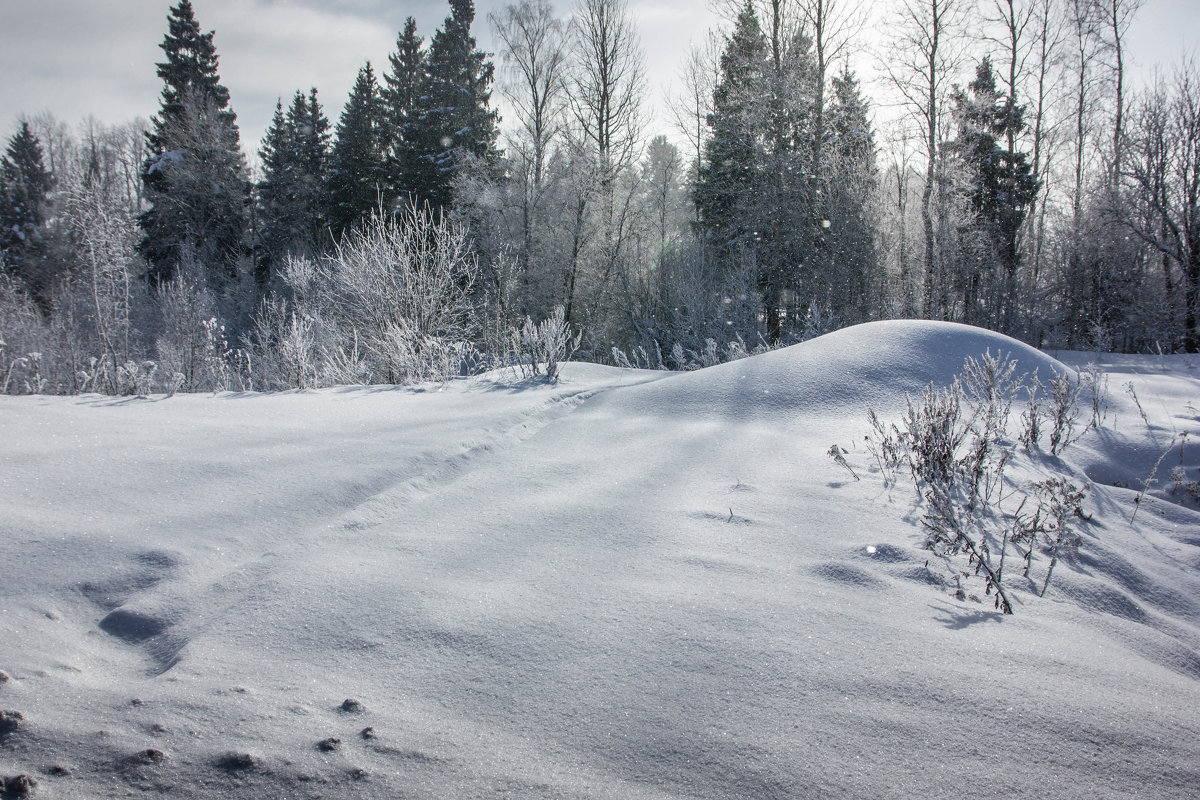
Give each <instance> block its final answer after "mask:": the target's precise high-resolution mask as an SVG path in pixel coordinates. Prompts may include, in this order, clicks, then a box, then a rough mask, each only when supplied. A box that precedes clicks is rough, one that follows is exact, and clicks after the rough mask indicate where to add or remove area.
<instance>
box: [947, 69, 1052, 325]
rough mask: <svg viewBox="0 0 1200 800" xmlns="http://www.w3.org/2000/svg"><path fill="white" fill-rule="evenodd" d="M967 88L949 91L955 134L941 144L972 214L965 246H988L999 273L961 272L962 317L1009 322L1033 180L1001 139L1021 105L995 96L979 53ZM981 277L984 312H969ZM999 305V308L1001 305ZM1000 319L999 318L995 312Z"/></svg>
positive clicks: (1016, 132) (1019, 117)
mask: <svg viewBox="0 0 1200 800" xmlns="http://www.w3.org/2000/svg"><path fill="white" fill-rule="evenodd" d="M967 88H968V90H969V94H968V93H967V92H963V91H961V90H958V91H956V92H955V94H954V111H955V120H956V122H957V124H958V136H957V138H956V139H955V140H954V141H953V142H950V143H948V144H947V146H946V149H947V151H948V154H949V155H952V156H953V157H955V158H956V159H957V161H958V163H959V166H960V167H961V168H962V171H963V176H964V181H963V182H964V184H965V191H964V193H965V195H966V200H967V203H968V208H969V209H970V212H971V214H972V218H971V220H970V222H969V223H968V225H967V226H966V228H965V229H964V231H963V235H964V237H965V238H966V244H967V246H968V247H970V248H972V249H974V250H975V251H976V252H978V251H979V250H980V249H982V250H983V251H984V252H989V251H990V254H991V256H992V257H993V258H994V259H995V260H996V261H997V262H998V264H999V267H1000V270H1001V272H1000V274H999V275H998V276H995V280H992V281H989V277H990V276H989V275H987V274H986V272H985V269H986V264H984V265H982V266H980V267H978V268H976V269H975V270H974V271H972V272H971V273H970V274H968V275H967V276H966V277H965V278H964V287H963V291H964V304H965V306H966V309H965V311H966V314H967V315H968V316H967V319H968V321H984V322H990V323H992V324H997V323H1001V322H1004V323H1005V326H1007V325H1009V324H1011V311H1010V310H1008V309H1007V306H1008V305H1009V304H1010V303H1011V302H1012V298H1013V294H1014V292H1015V289H1016V279H1017V271H1018V269H1019V266H1020V232H1021V228H1022V226H1023V225H1024V223H1025V217H1026V215H1027V214H1028V213H1029V207H1030V204H1031V203H1032V202H1033V199H1034V197H1035V196H1036V194H1037V191H1038V181H1037V178H1036V177H1035V176H1034V175H1033V170H1032V168H1031V166H1030V164H1029V161H1028V159H1027V157H1026V155H1025V153H1022V152H1020V151H1016V152H1011V153H1010V152H1009V151H1008V150H1007V148H1006V147H1005V146H1002V145H1001V142H1006V141H1007V140H1008V137H1009V134H1010V133H1011V134H1012V135H1013V137H1014V138H1016V137H1018V136H1020V134H1021V133H1022V132H1024V130H1025V123H1024V120H1023V117H1024V108H1023V107H1022V106H1019V105H1016V104H1015V103H1014V102H1013V100H1012V98H1010V97H1002V96H999V94H998V92H997V90H996V78H995V75H994V73H993V72H992V62H991V59H990V58H988V57H984V59H983V60H982V61H980V62H979V64H978V66H977V67H976V70H975V79H974V80H972V81H971V83H970V84H968V86H967ZM986 283H994V284H995V285H994V287H993V292H992V294H993V296H994V297H995V298H996V299H995V300H994V301H993V302H992V303H991V307H990V308H987V309H983V313H985V314H986V315H987V317H986V318H985V319H983V320H976V319H973V318H972V314H973V313H975V312H974V311H973V309H975V307H976V306H978V305H979V304H981V303H984V302H985V298H984V297H983V294H982V293H983V290H984V289H985V288H986V286H985V284H986ZM1001 306H1004V307H1005V308H1001ZM1002 316H1003V317H1004V318H1005V319H1004V320H1002V319H1001V317H1002Z"/></svg>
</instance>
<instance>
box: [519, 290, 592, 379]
mask: <svg viewBox="0 0 1200 800" xmlns="http://www.w3.org/2000/svg"><path fill="white" fill-rule="evenodd" d="M582 338H583V333H582V332H576V333H574V334H572V331H571V325H570V323H568V322H567V320H566V312H565V311H564V310H563V307H562V306H555V308H554V312H553V313H552V314H551V315H550V316H549V317H547V318H546V319H544V320H542V321H541V322H539V323H537V324H536V325H535V324H534V322H533V320H532V319H530V318H529V317H526V318H525V322H524V324H523V325H522V326H521V328H520V329H519V330H518V329H516V328H513V329H512V331H511V333H510V349H511V351H512V355H513V358H514V360H515V361H516V363H517V366H518V367H519V368H520V370H521V372H522V374H525V375H526V376H527V377H532V376H535V375H540V374H542V372H543V371H544V372H545V375H546V378H547V379H548V380H551V381H556V380H558V368H559V365H560V364H561V363H562V362H564V361H569V360H570V359H571V356H573V355H575V351H576V350H578V349H579V343H580V341H581V340H582Z"/></svg>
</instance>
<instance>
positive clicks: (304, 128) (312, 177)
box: [288, 86, 331, 253]
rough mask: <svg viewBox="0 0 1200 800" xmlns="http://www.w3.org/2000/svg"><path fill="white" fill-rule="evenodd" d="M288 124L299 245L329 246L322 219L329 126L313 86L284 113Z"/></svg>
mask: <svg viewBox="0 0 1200 800" xmlns="http://www.w3.org/2000/svg"><path fill="white" fill-rule="evenodd" d="M288 124H289V125H290V126H291V127H292V128H293V130H294V131H295V135H296V138H297V144H298V146H299V159H300V162H299V164H300V166H299V170H300V178H299V181H298V185H297V187H296V192H297V205H298V206H299V208H300V219H299V224H300V229H299V233H300V235H301V239H300V242H301V244H303V245H304V246H305V247H307V248H308V249H309V250H310V251H311V252H314V253H316V252H319V251H320V250H322V249H324V248H325V247H326V246H327V245H328V244H329V241H328V239H329V237H328V233H327V225H326V219H325V190H326V184H327V183H328V171H329V143H330V138H331V134H330V125H329V118H328V117H326V116H325V110H324V109H323V108H321V102H320V99H319V98H318V97H317V89H316V87H315V86H314V87H312V88H311V89H309V91H308V98H307V100H304V99H303V98H302V97H301V96H300V95H299V93H297V97H296V99H295V100H294V101H293V102H292V108H291V109H290V110H289V111H288Z"/></svg>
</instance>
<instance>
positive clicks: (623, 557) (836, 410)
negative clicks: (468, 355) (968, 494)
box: [0, 322, 1200, 798]
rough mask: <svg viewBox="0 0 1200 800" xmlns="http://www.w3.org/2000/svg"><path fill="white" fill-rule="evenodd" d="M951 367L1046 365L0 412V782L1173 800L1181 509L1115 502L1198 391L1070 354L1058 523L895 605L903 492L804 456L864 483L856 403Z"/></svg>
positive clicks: (1031, 356)
mask: <svg viewBox="0 0 1200 800" xmlns="http://www.w3.org/2000/svg"><path fill="white" fill-rule="evenodd" d="M988 349H991V351H992V352H993V353H995V352H997V351H1000V350H1003V351H1006V352H1009V353H1011V354H1012V355H1014V357H1016V358H1017V359H1018V360H1019V361H1020V364H1021V368H1022V369H1023V370H1024V369H1029V370H1032V369H1034V368H1036V369H1038V370H1039V374H1041V375H1043V376H1045V375H1046V374H1047V373H1048V371H1051V370H1061V369H1064V367H1063V365H1062V363H1061V362H1059V361H1056V360H1054V359H1052V358H1050V357H1049V356H1047V355H1045V354H1042V353H1039V352H1037V351H1035V350H1032V349H1029V348H1027V347H1025V346H1023V345H1020V344H1019V343H1017V342H1014V341H1013V340H1011V339H1006V338H1005V337H1002V336H998V335H996V334H991V333H987V332H984V331H980V330H977V329H972V328H966V327H963V326H956V325H947V324H936V323H911V322H892V323H873V324H870V325H863V326H858V327H856V328H851V329H848V330H844V331H840V332H838V333H835V334H831V335H829V336H826V337H822V338H820V339H816V340H813V341H811V342H807V343H805V344H803V345H799V346H796V347H793V348H788V349H786V350H781V351H776V352H773V353H769V354H765V355H762V356H758V357H755V358H752V359H747V360H744V361H739V362H734V363H731V364H726V365H722V366H719V367H714V368H711V369H707V370H703V371H699V372H694V373H686V374H662V373H644V372H629V371H622V370H615V369H608V368H603V367H597V366H592V365H580V364H573V365H567V367H566V369H565V377H564V379H563V380H562V381H561V382H560V383H559V384H557V385H555V386H548V385H545V384H534V383H524V384H522V383H516V382H513V381H512V379H511V376H504V375H493V376H488V377H487V378H484V379H476V380H472V381H464V382H457V383H451V384H447V385H445V386H427V387H420V388H404V389H391V388H388V389H378V388H376V389H344V390H326V391H318V392H308V393H284V394H275V395H221V396H216V397H208V396H179V397H173V398H158V397H156V398H153V399H124V400H116V399H109V398H97V397H90V398H25V397H22V398H0V401H2V402H0V442H2V443H3V444H2V445H0V447H2V448H3V458H2V459H0V508H2V509H3V516H2V517H0V570H2V573H0V669H2V670H3V671H4V672H5V673H6V674H7V675H8V676H9V680H8V681H6V682H4V683H2V684H0V709H5V710H12V711H17V712H20V714H21V715H22V716H23V719H21V720H20V721H19V722H18V723H17V724H16V725H15V727H14V726H11V725H10V726H9V727H10V730H8V732H7V733H0V776H3V775H16V774H19V773H24V774H29V775H31V776H34V777H35V778H36V779H37V780H38V781H39V784H40V785H39V788H38V790H37V792H38V795H37V796H42V795H44V796H46V797H55V798H60V797H62V798H91V797H102V796H123V795H125V794H126V792H129V791H132V792H133V793H134V794H135V795H136V794H143V793H146V794H154V793H159V794H165V795H169V796H172V797H185V798H186V797H206V798H207V797H245V798H268V797H281V798H282V797H288V798H295V797H369V798H376V797H377V798H392V797H420V798H426V797H429V798H435V797H436V798H449V797H455V798H457V797H469V798H474V797H479V798H484V797H518V798H560V797H568V798H571V797H577V798H731V797H738V798H802V797H881V798H888V797H895V798H902V797H929V798H936V797H956V798H957V797H964V796H966V797H1001V796H1004V797H1034V796H1036V797H1066V798H1070V797H1079V798H1085V797H1086V798H1094V797H1113V798H1116V797H1129V796H1150V797H1156V798H1159V797H1161V798H1176V797H1177V798H1190V797H1195V796H1197V794H1198V793H1200V710H1198V709H1200V704H1198V702H1197V701H1198V700H1200V514H1198V513H1197V512H1196V510H1195V505H1194V504H1192V505H1190V506H1189V505H1188V504H1187V502H1186V501H1182V500H1180V498H1178V497H1176V496H1173V495H1170V494H1169V493H1168V492H1167V483H1166V482H1165V480H1160V482H1159V484H1158V485H1157V494H1153V493H1152V494H1151V495H1150V496H1149V497H1148V499H1146V500H1145V501H1143V503H1142V508H1141V509H1140V510H1139V511H1138V516H1137V518H1136V520H1135V522H1134V523H1133V524H1130V523H1129V516H1130V513H1131V512H1132V508H1133V504H1132V498H1133V497H1134V495H1135V489H1137V488H1141V483H1140V481H1141V480H1142V479H1141V478H1139V479H1138V480H1139V483H1138V485H1137V486H1136V487H1134V488H1125V487H1129V486H1130V483H1129V481H1128V480H1125V481H1122V480H1121V475H1125V474H1126V473H1129V474H1136V473H1137V472H1138V470H1145V471H1148V470H1149V469H1150V468H1151V467H1152V466H1153V465H1154V461H1155V459H1157V458H1158V457H1159V455H1160V454H1161V452H1162V448H1163V447H1166V446H1168V444H1169V443H1170V441H1171V436H1172V435H1174V434H1173V433H1172V430H1173V429H1172V426H1174V430H1186V429H1188V426H1190V428H1191V429H1193V430H1195V429H1196V428H1197V427H1198V424H1197V423H1198V422H1200V420H1198V419H1197V413H1196V411H1195V408H1194V407H1193V408H1191V410H1189V409H1188V403H1189V402H1191V403H1193V404H1194V403H1195V402H1196V398H1197V397H1200V394H1198V393H1197V387H1198V386H1200V383H1198V382H1197V379H1196V374H1195V371H1194V370H1193V369H1192V368H1193V367H1194V366H1195V362H1193V361H1187V360H1180V361H1178V362H1174V363H1171V364H1168V363H1166V362H1164V361H1162V360H1161V359H1126V360H1122V359H1112V360H1111V363H1107V364H1106V365H1105V369H1106V370H1108V371H1109V372H1110V398H1111V408H1110V410H1109V414H1110V417H1109V422H1108V425H1107V427H1105V428H1102V429H1101V430H1100V431H1099V432H1090V433H1089V434H1087V436H1086V437H1085V438H1084V439H1083V440H1082V441H1081V442H1079V443H1077V444H1076V445H1075V446H1074V447H1073V448H1072V449H1071V450H1068V451H1067V453H1066V455H1065V457H1064V459H1063V460H1062V463H1061V464H1060V465H1059V466H1060V467H1061V469H1063V470H1066V471H1069V472H1070V473H1071V474H1074V475H1077V476H1080V477H1081V479H1083V476H1090V477H1091V478H1092V479H1094V480H1095V481H1096V483H1095V484H1094V485H1093V488H1092V494H1091V496H1090V497H1089V501H1088V505H1087V509H1088V511H1089V512H1090V513H1092V515H1093V522H1092V523H1090V525H1089V528H1088V531H1087V533H1086V536H1085V542H1084V545H1083V547H1082V548H1081V549H1080V552H1079V555H1078V557H1077V558H1075V559H1073V560H1071V561H1068V562H1067V563H1065V564H1063V565H1061V566H1060V567H1059V570H1058V571H1057V572H1056V573H1055V577H1054V583H1053V584H1052V585H1051V589H1050V592H1049V593H1048V595H1047V597H1045V598H1037V597H1035V596H1033V594H1032V593H1031V592H1029V591H1025V590H1022V588H1021V587H1020V586H1018V587H1017V589H1016V600H1017V609H1016V614H1015V615H1013V616H1008V617H1003V618H1002V617H1000V616H999V615H997V614H994V613H992V611H991V607H990V606H984V605H977V604H974V603H963V602H959V601H956V600H954V599H953V598H952V597H950V596H949V595H947V594H946V593H945V590H943V589H940V588H938V587H935V586H933V585H931V584H930V583H929V579H928V576H929V571H928V570H927V569H926V568H925V566H924V564H925V561H926V560H927V556H928V554H927V553H926V552H925V551H922V550H920V549H919V548H920V543H921V541H922V534H921V531H920V518H921V514H922V507H921V504H920V503H919V498H918V497H917V496H916V494H915V492H914V491H913V490H912V488H911V486H903V485H901V486H894V487H890V488H885V487H884V485H883V483H882V482H881V481H880V480H879V478H878V476H874V475H864V479H863V480H862V481H860V482H853V481H852V480H850V479H849V476H848V475H847V473H845V472H844V471H843V470H841V469H839V468H838V467H837V466H836V465H835V464H833V463H832V461H831V460H830V459H829V457H828V456H827V455H826V451H827V450H828V449H829V446H830V445H831V444H833V443H834V442H838V443H840V444H843V445H845V446H847V447H849V448H850V449H851V454H850V455H849V457H850V458H851V459H852V461H854V463H855V464H856V465H858V466H859V467H861V468H862V469H863V471H864V473H865V471H866V467H867V466H868V461H867V460H866V459H865V456H864V454H863V453H862V452H861V448H859V447H858V446H857V445H856V444H855V443H856V442H859V441H861V439H862V435H863V433H865V431H866V419H865V411H866V408H867V407H868V406H871V407H873V408H875V409H876V410H877V411H879V412H880V413H881V414H885V415H895V414H897V413H899V410H900V409H901V408H902V407H903V402H904V392H905V391H910V392H911V391H917V390H919V389H920V388H921V387H922V386H923V385H924V384H925V383H926V382H927V381H930V380H933V381H935V382H938V383H947V382H949V381H950V380H952V379H953V376H954V374H955V373H956V372H957V371H958V369H959V368H960V366H961V364H962V360H963V358H964V357H965V356H967V355H976V356H977V355H979V354H981V353H983V352H984V351H986V350H988ZM1062 358H1063V359H1064V360H1065V361H1067V362H1070V363H1073V364H1074V362H1072V358H1074V359H1075V360H1076V361H1078V360H1080V359H1082V358H1083V356H1078V355H1076V354H1062ZM1126 381H1132V382H1133V383H1134V384H1135V390H1136V393H1137V395H1138V397H1139V399H1140V401H1141V402H1142V403H1143V406H1144V407H1145V408H1146V410H1147V412H1148V413H1149V415H1150V417H1151V422H1152V425H1151V426H1149V427H1148V426H1147V425H1146V424H1145V422H1143V421H1142V419H1141V416H1140V414H1139V413H1138V411H1137V409H1136V407H1135V406H1134V403H1133V400H1132V396H1131V395H1129V394H1128V393H1126V392H1124V391H1123V390H1122V389H1121V386H1122V385H1123V384H1124V383H1125V382H1126ZM1155 404H1157V405H1155ZM1152 406H1153V407H1152ZM1196 438H1197V439H1200V436H1197V437H1196ZM1160 445H1161V446H1162V447H1159V446H1160ZM1156 447H1159V449H1158V451H1157V452H1155V448H1156ZM1187 447H1188V448H1192V447H1200V442H1197V441H1196V439H1193V440H1192V443H1191V444H1189V445H1187ZM1172 452H1174V451H1172ZM1185 459H1186V460H1187V461H1188V463H1189V464H1190V465H1191V466H1192V467H1193V468H1194V467H1195V466H1196V461H1197V459H1196V457H1195V455H1193V454H1192V451H1191V450H1190V449H1188V450H1186V451H1185ZM1145 471H1143V472H1142V473H1141V475H1142V478H1144V477H1145V474H1146V472H1145ZM1164 474H1165V473H1164ZM1111 484H1120V485H1116V486H1113V485H1111ZM347 699H353V700H355V701H357V703H358V705H356V704H350V705H349V707H348V710H347V709H343V708H342V705H343V701H345V700H347ZM368 728H369V729H370V731H369V736H368V737H367V738H364V736H363V735H362V734H363V731H364V730H365V729H368ZM331 738H336V739H338V740H339V742H338V743H337V744H336V745H335V744H333V743H330V742H328V741H327V740H329V739H331ZM321 742H326V744H325V745H324V747H325V748H326V749H322V748H321V747H320V746H319V743H321ZM246 756H248V758H247V757H246Z"/></svg>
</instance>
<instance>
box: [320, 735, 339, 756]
mask: <svg viewBox="0 0 1200 800" xmlns="http://www.w3.org/2000/svg"><path fill="white" fill-rule="evenodd" d="M341 746H342V740H341V739H339V738H337V737H336V736H330V737H329V738H328V739H322V740H321V741H319V742H317V749H318V750H320V751H321V752H322V753H332V752H333V751H334V750H337V749H338V748H340V747H341Z"/></svg>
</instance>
